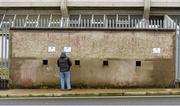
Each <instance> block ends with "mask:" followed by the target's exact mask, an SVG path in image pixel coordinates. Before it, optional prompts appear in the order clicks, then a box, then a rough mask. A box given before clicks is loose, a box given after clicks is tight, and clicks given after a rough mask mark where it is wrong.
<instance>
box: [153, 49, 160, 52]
mask: <svg viewBox="0 0 180 106" xmlns="http://www.w3.org/2000/svg"><path fill="white" fill-rule="evenodd" d="M153 53H161V49H160V48H153Z"/></svg>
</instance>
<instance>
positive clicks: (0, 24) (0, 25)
mask: <svg viewBox="0 0 180 106" xmlns="http://www.w3.org/2000/svg"><path fill="white" fill-rule="evenodd" d="M5 16H6V14H4V15H3V17H2V20H1V23H0V28H1V27H2V25H3V22H4V18H5Z"/></svg>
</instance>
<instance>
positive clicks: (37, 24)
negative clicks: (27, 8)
mask: <svg viewBox="0 0 180 106" xmlns="http://www.w3.org/2000/svg"><path fill="white" fill-rule="evenodd" d="M39 19H40V14H39V15H38V17H37V20H36V25H35V27H39ZM33 23H34V22H33Z"/></svg>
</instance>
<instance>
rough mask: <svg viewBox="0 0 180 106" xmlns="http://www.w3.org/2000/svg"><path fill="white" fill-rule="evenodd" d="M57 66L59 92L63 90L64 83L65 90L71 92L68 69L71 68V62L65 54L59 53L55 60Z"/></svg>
mask: <svg viewBox="0 0 180 106" xmlns="http://www.w3.org/2000/svg"><path fill="white" fill-rule="evenodd" d="M57 65H58V67H60V78H61V79H60V85H61V90H65V82H66V86H67V90H71V81H70V68H71V66H72V63H71V60H70V58H69V57H67V56H66V53H65V52H62V53H61V56H60V57H59V58H58V60H57Z"/></svg>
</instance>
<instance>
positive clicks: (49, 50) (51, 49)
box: [48, 46, 56, 53]
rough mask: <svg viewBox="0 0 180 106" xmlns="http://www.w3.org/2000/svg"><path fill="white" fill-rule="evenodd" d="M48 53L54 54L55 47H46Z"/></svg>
mask: <svg viewBox="0 0 180 106" xmlns="http://www.w3.org/2000/svg"><path fill="white" fill-rule="evenodd" d="M48 52H50V53H54V52H56V47H52V46H49V47H48Z"/></svg>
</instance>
